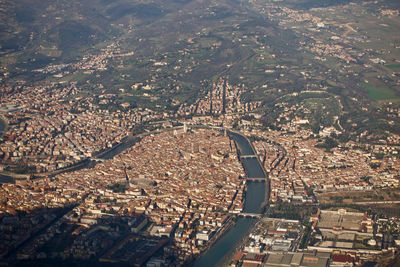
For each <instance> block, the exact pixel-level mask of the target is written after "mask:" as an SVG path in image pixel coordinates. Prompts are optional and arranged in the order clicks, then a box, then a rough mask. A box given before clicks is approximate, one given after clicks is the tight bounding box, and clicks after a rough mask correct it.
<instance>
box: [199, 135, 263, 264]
mask: <svg viewBox="0 0 400 267" xmlns="http://www.w3.org/2000/svg"><path fill="white" fill-rule="evenodd" d="M229 135H230V136H231V138H232V139H233V140H234V141H235V144H236V145H237V147H238V148H237V149H240V152H241V153H240V154H241V155H242V156H243V155H256V153H255V150H254V147H252V146H251V145H250V141H249V139H247V138H246V137H245V136H243V135H242V134H240V133H237V132H232V131H229ZM240 161H241V163H242V165H243V167H244V168H245V169H247V170H248V171H247V175H248V176H249V178H251V177H252V176H257V177H260V176H261V177H265V178H266V182H267V183H268V178H267V176H266V174H265V173H264V170H263V168H262V167H261V166H260V164H261V162H260V161H259V160H251V161H247V160H242V159H240ZM266 187H267V186H266V184H265V183H264V182H248V183H247V190H246V195H245V203H244V209H243V211H244V212H248V213H260V212H261V208H262V207H263V206H264V205H265V204H266V191H267V190H266V189H267V188H266ZM257 221H258V220H256V219H250V218H238V219H237V221H236V223H235V225H234V226H233V227H231V229H229V231H227V233H226V234H224V235H222V236H221V237H220V238H219V240H218V241H217V242H216V243H215V244H214V245H213V246H212V247H211V248H210V249H209V250H208V251H206V252H205V253H203V254H202V256H201V257H200V258H199V259H198V260H197V261H196V262H195V263H194V264H193V266H195V267H200V266H219V265H221V264H223V263H229V262H228V261H229V260H230V259H231V256H232V253H234V252H235V250H237V248H238V247H240V246H241V244H242V241H243V240H244V239H245V238H246V235H247V234H248V233H249V231H250V230H251V229H252V226H254V224H255V223H256V222H257Z"/></svg>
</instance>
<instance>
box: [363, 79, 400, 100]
mask: <svg viewBox="0 0 400 267" xmlns="http://www.w3.org/2000/svg"><path fill="white" fill-rule="evenodd" d="M363 85H364V88H365V89H367V91H368V96H369V97H370V98H372V99H374V100H378V101H379V100H393V99H399V98H400V96H399V95H397V94H396V92H395V91H394V90H392V89H390V88H389V87H386V86H379V87H375V86H373V85H372V84H369V83H364V84H363Z"/></svg>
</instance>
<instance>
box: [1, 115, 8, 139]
mask: <svg viewBox="0 0 400 267" xmlns="http://www.w3.org/2000/svg"><path fill="white" fill-rule="evenodd" d="M7 128H8V120H7V119H6V118H5V117H4V115H3V114H0V137H2V136H3V134H4V132H5V131H7Z"/></svg>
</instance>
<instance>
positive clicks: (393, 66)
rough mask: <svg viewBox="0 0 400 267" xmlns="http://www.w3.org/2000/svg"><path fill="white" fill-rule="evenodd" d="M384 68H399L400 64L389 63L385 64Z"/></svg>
mask: <svg viewBox="0 0 400 267" xmlns="http://www.w3.org/2000/svg"><path fill="white" fill-rule="evenodd" d="M385 67H386V68H388V69H391V70H393V69H400V64H389V65H385Z"/></svg>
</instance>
